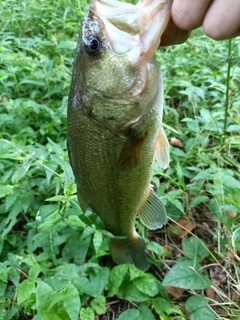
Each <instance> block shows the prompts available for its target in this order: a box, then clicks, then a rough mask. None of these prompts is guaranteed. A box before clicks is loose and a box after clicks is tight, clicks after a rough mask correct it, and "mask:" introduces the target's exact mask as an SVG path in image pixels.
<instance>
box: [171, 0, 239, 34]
mask: <svg viewBox="0 0 240 320" xmlns="http://www.w3.org/2000/svg"><path fill="white" fill-rule="evenodd" d="M223 1H224V0H223ZM225 1H226V0H225ZM236 1H239V0H236ZM226 2H227V1H226ZM211 3H212V0H174V1H173V5H172V19H173V21H174V23H175V24H176V26H177V27H179V28H180V29H183V30H193V29H196V28H198V27H200V26H201V25H202V21H203V19H204V16H205V14H206V12H207V9H208V7H209V6H210V4H211Z"/></svg>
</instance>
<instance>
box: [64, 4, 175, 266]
mask: <svg viewBox="0 0 240 320" xmlns="http://www.w3.org/2000/svg"><path fill="white" fill-rule="evenodd" d="M171 4H172V0H143V1H139V2H138V3H137V4H136V5H133V4H131V3H124V2H120V1H117V0H92V1H91V2H90V7H89V11H88V12H87V14H86V16H85V18H84V19H83V22H82V26H81V29H80V34H79V40H78V44H77V49H76V56H75V61H74V66H73V73H72V82H71V86H70V92H69V100H68V111H67V114H68V115H67V119H68V124H67V146H68V153H69V159H70V164H71V167H72V169H73V173H74V176H75V179H76V184H77V197H78V202H79V205H80V207H81V209H82V211H83V212H84V213H85V212H87V210H92V211H93V212H94V213H95V214H96V215H98V216H99V217H100V218H101V220H102V222H103V224H104V226H105V228H106V230H107V231H109V232H110V233H111V234H112V235H113V237H112V238H111V239H110V253H111V256H112V259H113V261H114V262H115V263H116V264H122V263H131V264H134V265H135V266H136V267H137V268H139V269H140V270H144V271H145V270H148V268H149V263H148V259H147V253H146V244H145V242H144V240H143V238H142V237H141V236H140V235H139V234H138V233H137V231H136V229H135V218H136V217H137V216H138V217H139V219H140V221H141V222H142V223H143V224H144V225H145V226H146V227H147V228H149V229H151V230H155V229H158V228H161V227H163V225H165V224H166V223H167V214H166V210H165V207H164V205H163V203H162V201H161V199H160V198H159V197H158V195H157V194H156V193H155V192H154V191H153V189H152V187H151V178H152V173H153V165H154V162H155V159H156V161H157V162H158V164H159V166H160V167H162V168H163V169H166V168H167V167H168V166H169V143H168V139H167V137H166V134H165V132H164V128H163V124H162V114H163V83H162V75H161V71H160V67H159V65H158V64H157V62H156V59H155V56H154V53H155V51H156V50H157V48H158V47H159V44H160V40H161V35H162V33H163V32H164V29H165V27H166V25H167V23H168V21H169V18H170V10H171Z"/></svg>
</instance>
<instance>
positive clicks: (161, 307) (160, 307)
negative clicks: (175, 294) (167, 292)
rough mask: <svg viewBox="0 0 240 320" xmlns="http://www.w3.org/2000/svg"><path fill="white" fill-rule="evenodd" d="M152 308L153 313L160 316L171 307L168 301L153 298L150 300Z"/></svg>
mask: <svg viewBox="0 0 240 320" xmlns="http://www.w3.org/2000/svg"><path fill="white" fill-rule="evenodd" d="M152 304H153V307H154V309H155V311H156V312H157V313H158V314H159V315H160V317H161V316H163V315H164V313H167V311H168V310H169V309H170V308H171V305H170V303H169V301H168V300H166V299H164V298H154V299H153V300H152Z"/></svg>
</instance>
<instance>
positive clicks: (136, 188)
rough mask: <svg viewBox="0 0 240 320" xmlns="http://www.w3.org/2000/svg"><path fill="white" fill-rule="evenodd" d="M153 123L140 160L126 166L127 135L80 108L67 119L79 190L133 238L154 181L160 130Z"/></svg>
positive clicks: (115, 229) (115, 228) (119, 232)
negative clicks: (122, 159)
mask: <svg viewBox="0 0 240 320" xmlns="http://www.w3.org/2000/svg"><path fill="white" fill-rule="evenodd" d="M155 116H156V115H155ZM148 120H149V119H148ZM154 121H155V122H156V117H155V118H154ZM154 127H156V126H155V125H153V124H152V127H151V128H149V130H148V132H147V134H146V137H145V138H144V141H143V142H142V144H143V145H142V146H141V152H140V154H139V159H137V163H136V164H133V165H132V166H131V165H130V166H128V165H127V164H126V166H125V164H123V165H121V164H120V158H121V155H122V153H123V150H124V148H125V146H126V143H127V139H128V138H127V137H125V136H124V135H121V134H118V133H114V132H111V130H109V129H107V128H105V127H103V126H101V125H98V124H96V123H95V122H94V121H92V119H91V118H89V117H87V116H85V115H84V114H83V113H82V111H81V109H80V108H79V109H78V108H77V109H76V110H75V112H71V116H70V117H69V119H68V148H69V154H70V160H71V165H72V168H73V171H74V174H75V177H76V182H77V185H78V190H79V192H80V194H81V197H82V198H83V199H84V200H85V202H86V203H87V204H88V206H89V207H90V208H91V209H92V210H93V211H94V212H95V213H96V214H97V215H98V216H99V217H100V218H101V219H102V221H103V223H104V224H105V227H106V229H107V230H108V231H110V232H112V233H113V234H114V235H115V236H127V237H129V238H131V236H133V234H134V230H135V228H134V222H135V217H136V215H137V213H138V211H139V209H140V207H141V205H142V204H143V202H144V201H145V200H146V195H147V192H148V190H149V186H150V181H151V175H152V166H153V161H154V153H155V140H156V137H157V132H156V131H158V130H156V128H155V131H154ZM127 152H128V151H127ZM129 152H130V153H131V151H129ZM129 157H130V160H129V161H131V155H130V156H129Z"/></svg>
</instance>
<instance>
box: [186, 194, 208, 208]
mask: <svg viewBox="0 0 240 320" xmlns="http://www.w3.org/2000/svg"><path fill="white" fill-rule="evenodd" d="M207 201H209V197H207V196H198V197H194V198H192V200H191V202H190V204H189V209H192V208H194V207H196V206H197V205H199V204H200V203H203V202H207Z"/></svg>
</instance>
